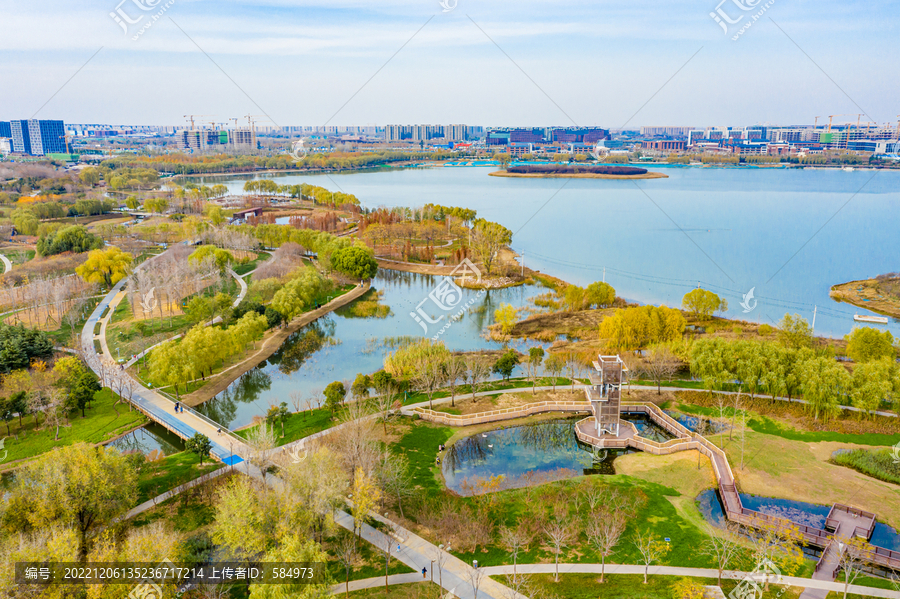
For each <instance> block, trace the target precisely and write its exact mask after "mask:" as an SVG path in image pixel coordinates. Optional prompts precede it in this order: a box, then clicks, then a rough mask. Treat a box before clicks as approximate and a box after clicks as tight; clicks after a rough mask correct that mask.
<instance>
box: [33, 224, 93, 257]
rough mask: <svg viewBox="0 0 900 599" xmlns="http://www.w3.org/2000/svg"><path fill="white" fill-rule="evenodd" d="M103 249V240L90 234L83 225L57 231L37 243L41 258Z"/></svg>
mask: <svg viewBox="0 0 900 599" xmlns="http://www.w3.org/2000/svg"><path fill="white" fill-rule="evenodd" d="M101 247H103V240H102V239H100V238H99V237H97V236H96V235H94V234H92V233H90V232H88V230H87V229H85V228H84V227H82V226H81V225H73V226H71V227H64V228H62V229H57V230H56V231H54V232H53V233H50V234H48V235H45V236H44V237H41V238H40V240H38V242H37V253H38V254H40V255H41V256H52V255H54V254H62V253H63V252H75V253H79V254H80V253H81V252H87V251H89V250H96V249H100V248H101Z"/></svg>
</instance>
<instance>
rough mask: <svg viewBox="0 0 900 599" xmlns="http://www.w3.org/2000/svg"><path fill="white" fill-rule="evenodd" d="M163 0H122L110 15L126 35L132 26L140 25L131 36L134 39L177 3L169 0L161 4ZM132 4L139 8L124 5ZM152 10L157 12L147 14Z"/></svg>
mask: <svg viewBox="0 0 900 599" xmlns="http://www.w3.org/2000/svg"><path fill="white" fill-rule="evenodd" d="M162 1H163V0H122V1H121V2H119V4H118V5H116V8H115V10H114V11H113V12H111V13H109V16H110V17H111V18H112V20H113V21H115V22H116V24H117V25H118V26H119V27H121V28H122V32H123V33H125V35H128V32H129V29H131V28H132V26H134V27H137V26H138V25H140V29H138V31H137V33H136V34H135V35H134V36H132V38H131V39H132V40H133V41H134V40H137V39H138V38H140V37H141V36H142V35H144V32H145V31H146V30H148V29H150V27H152V26H153V24H154V23H155V22H156V21H158V20H159V19H160V18H161V17H162V16H163V14H165V12H166V11H167V10H169V7H170V6H172V5H173V4H175V0H168V2H166V3H165V4H163V5H162V6H160V4H161V3H162ZM132 4H133V5H134V6H135V7H136V8H137V10H134V9H133V8H129V10H126V9H125V8H124V7H123V5H127V6H129V7H130V6H131V5H132ZM152 11H156V12H155V13H154V14H152V15H150V14H146V13H150V12H152ZM132 15H136V16H132ZM145 17H147V20H146V21H145V20H144V18H145Z"/></svg>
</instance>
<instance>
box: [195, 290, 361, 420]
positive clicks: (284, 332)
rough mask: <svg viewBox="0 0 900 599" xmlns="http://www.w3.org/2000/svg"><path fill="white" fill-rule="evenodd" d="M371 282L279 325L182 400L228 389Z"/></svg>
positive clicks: (197, 399)
mask: <svg viewBox="0 0 900 599" xmlns="http://www.w3.org/2000/svg"><path fill="white" fill-rule="evenodd" d="M370 286H371V285H370V284H369V283H366V284H365V285H357V286H356V287H355V288H354V289H352V290H350V291H348V292H347V293H345V294H344V295H342V296H340V297H338V298H335V299H333V300H331V301H330V302H328V303H327V304H325V305H324V306H322V307H321V308H319V309H317V310H313V311H312V312H307V313H306V314H304V315H302V316H300V317H299V318H295V319H294V320H293V321H292V322H291V323H290V324H289V325H288V326H286V327H285V328H283V329H278V331H277V332H275V334H274V335H271V336H270V337H268V338H266V339H265V340H264V341H263V343H262V346H261V347H260V349H259V350H258V351H257V352H256V353H254V354H252V355H251V356H249V357H247V358H245V359H244V360H242V361H241V362H239V363H237V364H235V365H234V366H231V367H230V368H229V369H228V370H225V371H223V372H220V373H219V374H217V375H215V376H214V377H212V378H211V379H210V381H209V382H208V383H206V384H205V385H203V387H201V388H200V389H198V390H196V391H194V392H193V393H191V394H189V395H183V396H182V398H181V400H182V402H183V403H184V405H186V406H190V407H194V406H197V405H200V404H201V403H203V402H205V401H207V400H209V399H212V398H213V397H215V396H216V395H218V394H219V393H221V392H222V391H224V390H225V389H227V388H228V386H229V385H230V384H231V383H233V382H234V381H236V380H237V379H239V378H240V377H241V375H243V374H244V373H245V372H247V371H249V370H252V369H253V368H255V367H256V365H257V364H259V363H260V362H262V361H263V360H265V359H266V358H268V357H269V356H271V355H272V354H274V353H275V352H276V351H278V348H280V347H281V346H282V345H283V344H284V342H285V341H286V340H287V338H288V337H289V336H290V335H291V334H292V333H294V332H296V331H298V330H300V329H301V328H303V327H305V326H306V325H308V324H309V323H311V322H313V321H315V320H318V319H319V318H321V317H323V316H325V315H326V314H328V313H330V312H333V311H334V310H337V309H338V308H340V307H342V306H346V305H347V304H349V303H350V302H352V301H353V300H355V299H356V298H358V297H360V296H361V295H362V294H364V293H365V292H366V291H368V290H369V288H370Z"/></svg>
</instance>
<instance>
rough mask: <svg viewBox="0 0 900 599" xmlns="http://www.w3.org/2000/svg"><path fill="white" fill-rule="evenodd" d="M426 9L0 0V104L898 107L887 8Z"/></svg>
mask: <svg viewBox="0 0 900 599" xmlns="http://www.w3.org/2000/svg"><path fill="white" fill-rule="evenodd" d="M146 4H153V2H146ZM445 4H446V6H448V7H449V6H454V8H453V9H452V10H448V11H447V12H444V10H446V9H445V8H442V6H441V5H440V4H439V3H438V2H437V1H436V0H434V1H429V2H400V1H392V2H382V3H378V4H377V5H369V4H364V3H360V2H340V3H330V4H328V5H325V4H323V3H315V2H294V3H288V2H281V1H278V0H269V1H268V2H249V3H236V2H224V3H218V4H217V5H216V9H215V10H210V9H209V5H207V4H204V3H201V2H184V1H183V2H178V1H175V2H173V1H172V0H169V1H168V2H162V1H160V2H158V3H155V4H154V6H153V9H154V10H153V11H147V12H145V13H141V12H140V11H139V10H138V9H137V8H135V5H134V4H133V0H127V1H126V2H125V3H122V4H119V5H118V6H117V3H116V2H105V1H100V0H92V1H91V2H89V3H87V4H86V5H85V6H77V7H76V6H70V5H67V4H63V3H62V2H57V1H56V0H53V1H51V2H49V3H46V4H44V3H42V4H41V6H29V5H19V6H13V5H12V3H11V2H6V3H5V6H4V9H3V10H4V16H5V19H4V23H3V24H2V25H0V32H2V33H3V36H0V54H2V56H3V58H4V60H3V61H2V66H0V77H3V79H4V80H9V81H18V82H20V83H21V84H22V85H20V86H18V87H17V93H15V94H11V95H10V96H9V98H7V101H6V102H5V104H6V111H7V113H10V114H14V115H16V116H15V118H31V117H32V116H33V117H34V118H63V119H65V120H66V121H67V122H81V123H102V122H122V123H147V124H155V123H159V124H171V125H178V124H181V123H182V122H183V120H184V119H183V117H182V115H183V114H185V113H189V112H201V111H203V112H210V113H214V114H217V115H222V117H221V118H222V119H223V120H224V119H227V118H228V117H230V116H240V115H245V114H261V115H262V116H261V117H260V118H261V119H268V120H269V123H270V124H275V125H284V124H293V123H318V124H322V125H326V124H335V123H355V124H357V125H360V126H364V125H377V126H384V125H385V124H386V123H485V124H488V123H489V124H491V125H494V126H504V125H506V126H516V125H521V124H523V123H554V124H559V125H565V126H601V127H604V128H611V129H617V128H621V127H622V126H627V127H629V128H637V127H640V126H642V125H644V126H666V125H668V126H680V125H685V124H689V125H690V124H694V125H695V126H700V125H699V124H700V123H725V124H732V123H745V124H747V125H750V124H765V123H792V124H793V123H812V122H813V119H814V117H815V116H817V115H828V114H836V113H845V114H851V115H854V117H853V118H852V119H851V117H846V120H855V114H857V113H863V114H865V115H866V116H865V117H864V120H869V121H874V122H876V123H878V124H883V123H886V122H890V121H892V120H893V119H894V118H895V115H896V113H897V112H898V110H896V107H893V106H892V103H891V99H892V98H894V97H896V96H897V91H898V84H897V82H896V81H895V80H893V79H892V78H888V77H884V76H883V75H882V74H883V73H885V72H887V71H888V69H889V68H890V65H891V56H892V44H891V41H892V38H891V36H890V33H891V31H890V23H891V20H890V18H888V17H889V16H890V15H891V14H894V13H892V12H891V10H892V9H895V8H896V2H876V3H872V4H871V5H867V11H866V12H865V13H862V12H860V11H857V10H854V9H853V7H851V6H847V5H844V4H838V3H834V2H825V3H818V4H817V5H816V6H815V7H812V6H811V5H809V4H788V3H784V4H780V3H778V2H775V3H774V4H773V3H771V2H769V3H767V4H770V6H768V8H767V9H766V10H765V14H763V15H762V16H761V17H760V18H759V19H758V20H757V21H756V22H753V26H752V27H751V28H749V29H747V30H746V31H744V32H743V33H741V34H740V35H738V31H739V30H738V29H735V27H738V26H740V25H741V24H742V23H747V22H750V20H751V17H752V16H753V15H754V14H755V12H752V11H748V12H746V13H745V14H741V13H740V11H739V10H738V9H737V8H735V6H734V5H733V3H732V0H729V1H728V3H727V4H725V5H721V6H720V7H717V6H716V3H715V2H710V4H709V6H703V5H697V4H696V3H686V2H669V3H661V2H640V3H634V4H628V5H626V4H624V3H613V2H607V3H603V4H601V5H595V4H589V3H582V2H574V3H567V4H566V5H565V6H564V7H560V6H544V5H543V4H540V3H535V2H519V3H516V4H515V5H502V6H501V5H499V4H497V3H490V2H488V3H478V4H477V5H475V4H474V3H469V2H467V0H458V2H456V3H453V2H452V0H446V3H445ZM748 4H751V3H750V2H748ZM761 6H765V5H763V4H759V5H758V6H756V7H754V8H759V7H761ZM717 8H718V9H720V10H721V11H722V12H723V13H724V14H726V15H729V17H730V18H731V19H737V18H738V17H740V18H741V21H739V22H738V23H737V25H731V26H730V29H729V31H728V32H727V33H726V32H724V31H723V29H722V28H721V27H720V25H719V24H717V23H716V22H715V21H714V19H713V18H712V17H711V16H710V15H711V13H713V14H715V12H716V10H717ZM117 10H121V12H120V13H119V14H124V15H126V16H129V17H130V18H131V19H132V20H137V19H138V17H140V20H139V21H138V22H137V23H136V24H134V25H131V26H130V30H128V29H129V27H126V26H122V25H120V23H117V22H116V20H114V18H113V17H111V16H110V14H111V13H113V14H116V11H117ZM760 10H761V9H760ZM160 11H162V14H161V15H160V16H159V18H158V20H157V21H156V22H154V23H153V26H152V27H150V28H149V29H146V30H145V31H144V32H143V33H142V34H140V36H139V39H137V41H133V40H132V37H134V36H135V35H137V31H139V29H136V28H137V27H140V26H141V25H142V23H147V22H150V20H151V17H152V16H153V15H156V14H158V13H160ZM756 12H758V11H756ZM123 29H126V30H128V31H127V32H126V31H123ZM35 30H41V31H45V32H47V34H46V35H43V36H34V35H32V32H34V31H35ZM735 36H737V37H738V39H737V40H736V41H734V40H733V39H732V38H733V37H735ZM848 48H850V49H853V48H856V49H857V50H856V51H849V52H848V51H847V50H848ZM820 123H821V120H820Z"/></svg>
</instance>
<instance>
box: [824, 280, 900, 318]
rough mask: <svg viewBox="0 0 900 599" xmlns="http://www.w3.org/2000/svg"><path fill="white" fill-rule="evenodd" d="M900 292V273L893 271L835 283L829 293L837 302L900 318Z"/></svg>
mask: <svg viewBox="0 0 900 599" xmlns="http://www.w3.org/2000/svg"><path fill="white" fill-rule="evenodd" d="M898 292H900V274H897V273H891V274H886V275H879V276H877V277H875V278H872V279H860V280H858V281H849V282H847V283H840V284H838V285H833V286H832V287H831V291H829V292H828V295H829V297H831V299H833V300H834V301H836V302H843V303H846V304H850V305H851V306H856V307H857V308H862V309H864V310H869V311H871V312H876V313H878V314H883V315H885V316H891V317H893V318H900V293H898Z"/></svg>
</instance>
